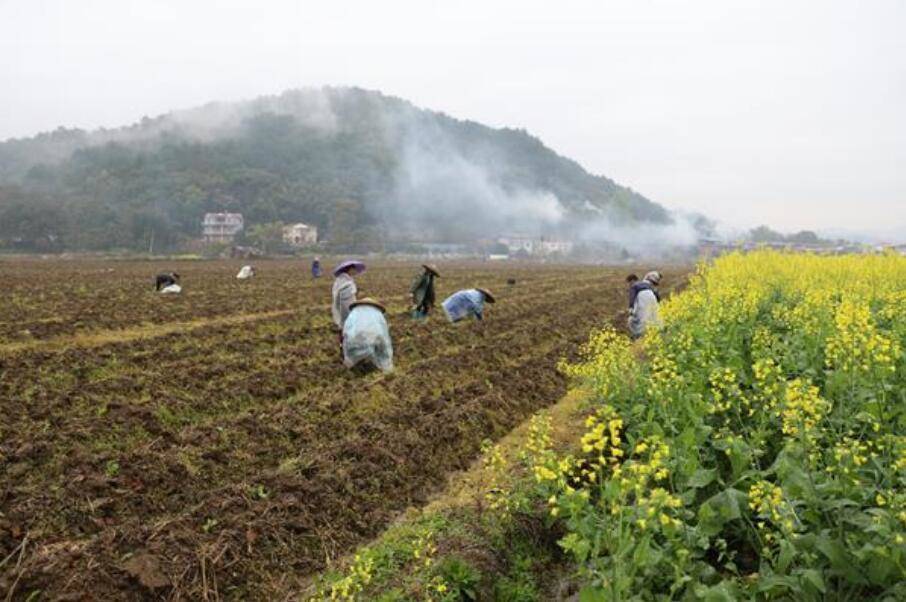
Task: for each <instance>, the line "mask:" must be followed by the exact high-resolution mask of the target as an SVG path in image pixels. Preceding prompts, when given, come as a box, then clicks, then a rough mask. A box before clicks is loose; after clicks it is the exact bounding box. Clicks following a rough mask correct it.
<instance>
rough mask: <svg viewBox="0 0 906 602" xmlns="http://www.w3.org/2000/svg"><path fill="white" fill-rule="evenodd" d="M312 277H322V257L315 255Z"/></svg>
mask: <svg viewBox="0 0 906 602" xmlns="http://www.w3.org/2000/svg"><path fill="white" fill-rule="evenodd" d="M311 277H312V278H320V277H321V258H320V257H315V258H314V260H313V261H312V262H311Z"/></svg>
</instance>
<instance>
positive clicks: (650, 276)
mask: <svg viewBox="0 0 906 602" xmlns="http://www.w3.org/2000/svg"><path fill="white" fill-rule="evenodd" d="M660 282H661V273H660V272H648V273H647V274H645V277H644V278H642V280H641V281H639V282H636V283H635V284H633V285H632V287H631V289H630V301H631V304H632V305H631V308H630V310H629V332H630V334H631V335H632V338H633V339H638V338H640V337H641V336H642V335H644V334H645V330H647V329H648V328H649V327H650V326H655V327H656V326H658V325H660V318H659V317H658V310H659V309H660V300H661V298H660V295H659V294H658V291H657V286H658V284H660Z"/></svg>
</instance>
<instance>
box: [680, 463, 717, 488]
mask: <svg viewBox="0 0 906 602" xmlns="http://www.w3.org/2000/svg"><path fill="white" fill-rule="evenodd" d="M716 478H717V470H716V469H713V468H712V469H707V468H699V469H698V470H696V471H695V473H693V475H692V476H691V477H689V482H688V483H687V484H688V485H689V487H692V488H694V489H701V488H702V487H707V486H708V485H710V484H711V483H713V482H714V479H716Z"/></svg>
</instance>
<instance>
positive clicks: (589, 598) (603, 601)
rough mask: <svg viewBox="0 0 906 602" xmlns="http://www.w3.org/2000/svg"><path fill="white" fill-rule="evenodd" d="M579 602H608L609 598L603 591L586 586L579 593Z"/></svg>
mask: <svg viewBox="0 0 906 602" xmlns="http://www.w3.org/2000/svg"><path fill="white" fill-rule="evenodd" d="M579 602H607V596H606V595H605V594H604V590H603V589H601V588H598V587H594V586H592V585H586V586H585V587H583V588H582V589H581V590H580V591H579Z"/></svg>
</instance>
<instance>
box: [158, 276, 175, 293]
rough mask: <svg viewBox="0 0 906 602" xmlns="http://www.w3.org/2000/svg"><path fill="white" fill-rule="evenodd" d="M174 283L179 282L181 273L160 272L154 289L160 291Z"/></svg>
mask: <svg viewBox="0 0 906 602" xmlns="http://www.w3.org/2000/svg"><path fill="white" fill-rule="evenodd" d="M174 284H176V285H178V284H179V274H177V273H176V272H164V273H162V274H158V275H157V277H156V278H155V279H154V290H156V291H158V292H160V290H161V289H164V288H167V287H168V286H173V285H174Z"/></svg>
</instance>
